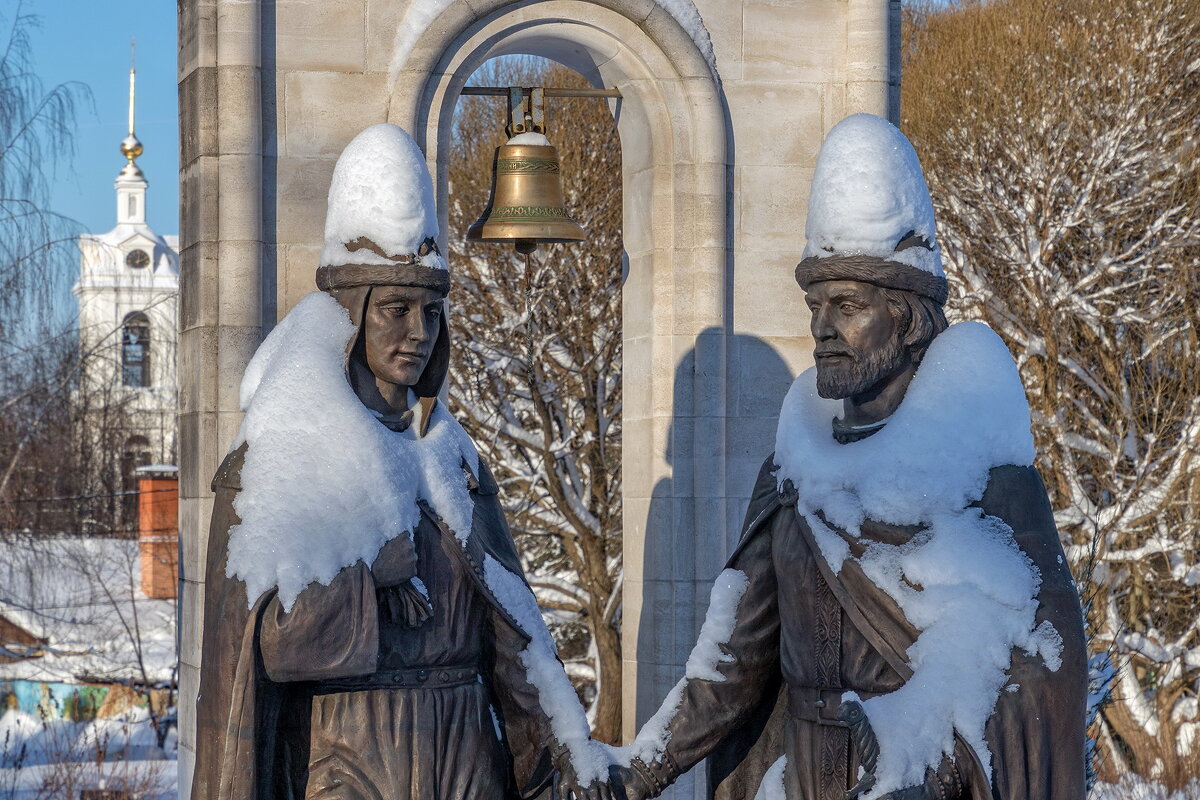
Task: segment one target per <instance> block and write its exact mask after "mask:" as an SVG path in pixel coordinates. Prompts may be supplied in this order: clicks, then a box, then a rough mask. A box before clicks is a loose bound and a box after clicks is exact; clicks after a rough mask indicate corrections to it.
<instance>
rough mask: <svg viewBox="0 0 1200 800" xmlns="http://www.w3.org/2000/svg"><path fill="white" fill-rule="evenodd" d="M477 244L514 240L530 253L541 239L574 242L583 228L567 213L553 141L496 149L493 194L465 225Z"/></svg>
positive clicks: (522, 249) (518, 247) (512, 145)
mask: <svg viewBox="0 0 1200 800" xmlns="http://www.w3.org/2000/svg"><path fill="white" fill-rule="evenodd" d="M467 238H468V239H470V240H472V241H477V242H513V243H514V244H515V245H516V248H517V250H518V251H519V252H522V253H528V252H531V251H532V250H533V248H534V247H536V246H537V244H538V243H540V242H578V241H581V240H582V239H583V238H584V232H583V228H582V227H580V225H579V223H577V222H575V221H574V220H572V219H571V218H570V217H568V216H567V209H566V207H565V202H564V200H563V191H562V180H561V176H560V174H559V168H558V150H557V149H556V148H554V147H553V146H551V145H532V144H506V145H501V146H500V147H497V148H496V158H495V160H494V161H493V163H492V195H491V197H490V199H489V200H488V204H487V208H485V209H484V210H483V215H482V216H480V217H479V219H478V220H476V221H475V224H474V225H472V226H471V227H470V228H468V229H467Z"/></svg>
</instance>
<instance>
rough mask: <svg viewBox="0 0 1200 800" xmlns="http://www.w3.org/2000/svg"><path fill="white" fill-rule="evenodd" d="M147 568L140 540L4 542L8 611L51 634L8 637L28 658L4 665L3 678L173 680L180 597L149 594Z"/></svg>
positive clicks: (1, 585) (2, 608)
mask: <svg viewBox="0 0 1200 800" xmlns="http://www.w3.org/2000/svg"><path fill="white" fill-rule="evenodd" d="M140 568H141V567H140V559H139V550H138V542H137V541H136V540H128V539H99V538H84V537H61V538H49V537H35V536H25V535H11V536H9V537H8V538H6V539H3V540H0V616H3V617H4V618H6V619H8V620H9V621H10V622H12V623H14V624H15V625H17V626H18V627H20V628H22V629H24V630H25V631H27V632H28V633H30V634H32V635H34V636H36V637H39V638H43V639H45V640H46V643H45V644H44V645H34V646H22V645H19V644H16V643H5V642H0V647H3V648H5V650H7V651H11V653H10V654H15V655H17V656H24V657H23V658H21V660H18V661H15V662H13V663H7V664H0V680H4V681H17V680H30V681H47V682H66V683H72V682H76V681H78V680H79V679H81V678H84V677H86V678H88V679H89V680H91V681H93V682H104V681H107V680H118V681H120V680H135V681H138V682H141V681H143V680H149V681H150V682H162V681H169V680H171V678H172V676H173V674H174V669H175V601H174V600H152V599H150V598H148V597H146V596H145V595H143V594H142V592H141V589H140V585H141V578H140ZM139 664H140V665H142V666H139ZM143 668H144V670H145V672H144V674H143Z"/></svg>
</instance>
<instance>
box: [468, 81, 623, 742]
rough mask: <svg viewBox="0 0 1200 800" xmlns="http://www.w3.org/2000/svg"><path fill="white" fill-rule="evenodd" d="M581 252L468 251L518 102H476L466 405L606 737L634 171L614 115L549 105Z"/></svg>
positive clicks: (578, 102)
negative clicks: (629, 178) (625, 159)
mask: <svg viewBox="0 0 1200 800" xmlns="http://www.w3.org/2000/svg"><path fill="white" fill-rule="evenodd" d="M472 83H474V84H477V85H489V86H559V87H567V86H578V87H582V86H586V85H587V84H586V83H585V82H584V81H583V79H582V77H581V76H579V75H578V74H577V73H574V72H572V71H571V70H569V69H567V68H565V67H562V66H560V65H557V64H553V63H551V62H545V61H540V60H533V59H511V58H506V59H500V60H497V61H493V62H489V63H488V64H487V65H485V67H484V68H483V69H482V70H481V71H480V72H479V73H477V74H476V75H475V76H474V77H473V79H472ZM548 103H549V108H548V110H547V115H548V117H549V130H548V135H549V137H550V140H551V142H552V143H553V144H554V145H555V146H557V147H558V152H559V156H560V158H561V163H562V177H563V187H564V192H565V195H566V203H567V209H568V213H569V214H570V215H571V217H572V218H573V219H575V220H576V221H578V222H579V223H581V224H582V225H583V226H584V227H585V228H586V230H587V240H586V241H584V242H579V243H577V244H558V245H543V246H541V247H539V248H538V249H537V251H536V252H534V253H533V254H532V255H531V256H530V257H529V259H528V260H526V259H525V257H524V256H521V255H519V254H517V253H515V252H514V250H513V248H512V246H510V245H499V244H479V243H473V242H467V241H465V234H466V229H467V227H468V226H469V225H470V224H471V223H472V222H474V221H475V219H476V218H477V217H478V216H479V214H480V213H481V212H482V211H483V208H484V206H485V204H486V201H487V197H488V191H489V187H490V184H491V168H492V157H493V153H494V148H495V147H496V146H498V145H501V144H503V143H504V141H505V138H506V137H505V134H504V119H505V115H506V106H505V102H504V100H503V99H502V98H493V97H468V98H464V99H463V100H461V101H460V103H459V107H458V113H457V116H456V117H455V123H454V133H453V140H452V150H451V154H450V231H449V234H450V259H451V274H452V275H453V281H454V289H453V291H452V292H451V299H452V304H453V307H452V310H451V326H452V335H453V340H454V344H453V348H454V353H453V358H452V361H451V379H452V384H451V390H450V401H451V404H452V405H453V406H454V407H455V409H456V412H457V414H458V416H459V418H460V419H461V420H462V421H463V424H464V426H465V427H466V428H467V429H468V431H469V432H470V434H471V435H472V437H473V438H474V439H475V442H476V444H477V445H478V447H479V449H480V451H481V454H482V455H483V456H484V458H485V459H486V460H487V461H488V463H489V464H490V465H491V467H492V470H493V471H494V472H495V474H496V478H497V480H498V482H499V483H500V487H501V499H502V501H503V503H504V507H505V509H506V511H507V514H508V520H509V524H510V525H511V526H512V527H513V532H514V534H516V537H517V541H518V544H519V546H520V548H521V550H522V555H523V557H524V559H525V567H526V570H527V571H528V573H529V580H530V583H531V584H532V585H533V587H534V591H535V592H536V594H537V597H538V602H539V604H540V605H541V607H542V609H543V611H544V612H545V613H546V614H547V617H548V619H549V621H550V624H551V630H552V631H554V633H555V635H556V638H557V639H558V642H559V649H560V653H561V655H562V657H563V660H564V662H565V663H566V665H567V668H568V671H569V673H570V674H571V676H572V678H573V680H575V681H576V684H577V686H578V687H579V688H580V690H581V692H582V695H583V697H584V699H585V700H586V701H587V704H588V706H589V711H590V717H591V718H592V723H593V728H594V734H593V735H594V736H595V737H596V738H598V739H600V740H602V741H608V742H616V741H617V738H618V737H619V735H620V722H621V649H620V629H619V617H620V594H621V579H620V575H621V265H622V250H621V169H620V145H619V142H618V139H617V133H616V128H615V125H614V124H613V119H612V115H611V113H610V111H609V109H608V106H607V104H606V103H604V102H603V101H599V100H595V99H572V98H551V99H549V100H548Z"/></svg>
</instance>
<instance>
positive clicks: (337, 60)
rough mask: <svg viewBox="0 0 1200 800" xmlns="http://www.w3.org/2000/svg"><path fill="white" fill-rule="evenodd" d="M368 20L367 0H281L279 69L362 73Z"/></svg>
mask: <svg viewBox="0 0 1200 800" xmlns="http://www.w3.org/2000/svg"><path fill="white" fill-rule="evenodd" d="M392 5H400V4H399V3H393V4H392ZM365 20H366V0H338V2H337V3H331V2H328V0H278V2H276V3H275V30H276V36H275V59H276V65H277V68H278V69H280V70H330V71H339V72H361V71H362V69H363V64H364V56H365V53H366V43H365V42H364V41H363V37H364V34H365V33H366V31H365V29H364V24H365Z"/></svg>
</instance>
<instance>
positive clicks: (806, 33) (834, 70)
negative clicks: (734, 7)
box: [742, 0, 846, 84]
mask: <svg viewBox="0 0 1200 800" xmlns="http://www.w3.org/2000/svg"><path fill="white" fill-rule="evenodd" d="M845 9H846V3H845V2H844V0H811V1H806V2H805V3H804V6H803V8H797V7H796V5H795V3H775V2H756V1H755V0H746V2H745V3H744V5H743V11H742V25H743V31H744V35H743V36H744V38H743V44H742V53H743V57H744V59H745V63H744V65H743V67H742V69H743V72H742V76H743V77H744V78H745V79H746V80H748V81H776V82H780V83H816V84H820V83H826V82H836V81H838V80H840V78H841V74H842V64H843V59H844V57H845V47H846V40H845V35H846V20H845V14H846V11H845Z"/></svg>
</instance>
